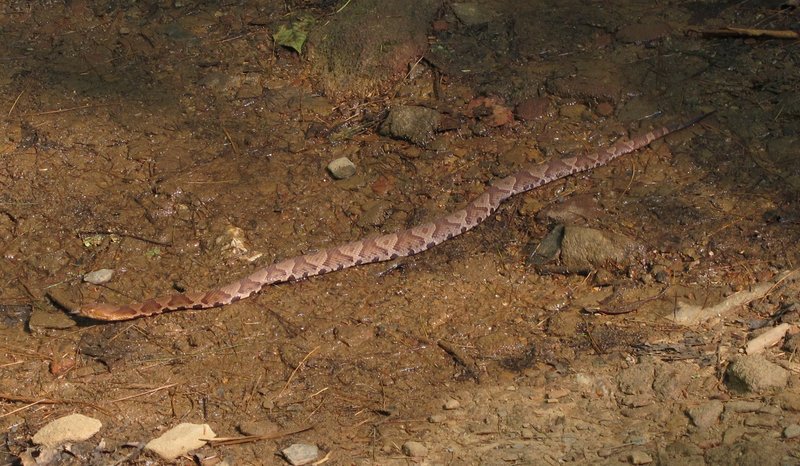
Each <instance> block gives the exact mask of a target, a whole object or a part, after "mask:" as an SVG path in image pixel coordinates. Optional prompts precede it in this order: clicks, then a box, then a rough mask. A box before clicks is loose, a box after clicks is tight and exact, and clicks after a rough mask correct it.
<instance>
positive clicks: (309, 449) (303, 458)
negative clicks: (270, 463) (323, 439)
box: [281, 443, 319, 466]
mask: <svg viewBox="0 0 800 466" xmlns="http://www.w3.org/2000/svg"><path fill="white" fill-rule="evenodd" d="M281 454H283V457H284V458H286V461H288V462H289V463H291V464H293V465H295V466H297V465H301V464H308V463H310V462H312V461H314V460H315V459H317V456H319V448H317V446H316V445H307V444H305V443H295V444H292V445H290V446H288V447H286V448H284V449H283V450H281Z"/></svg>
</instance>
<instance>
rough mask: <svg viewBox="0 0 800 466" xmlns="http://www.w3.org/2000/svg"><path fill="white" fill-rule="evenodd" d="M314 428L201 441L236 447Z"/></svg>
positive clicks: (308, 427)
mask: <svg viewBox="0 0 800 466" xmlns="http://www.w3.org/2000/svg"><path fill="white" fill-rule="evenodd" d="M313 428H314V426H307V427H303V428H301V429H297V430H284V431H282V432H272V433H270V434H264V435H246V436H244V437H217V438H209V439H202V440H205V441H206V442H208V443H210V444H211V446H217V445H238V444H240V443H250V442H257V441H259V440H271V439H276V438H280V437H286V436H289V435H295V434H299V433H301V432H306V431H308V430H311V429H313Z"/></svg>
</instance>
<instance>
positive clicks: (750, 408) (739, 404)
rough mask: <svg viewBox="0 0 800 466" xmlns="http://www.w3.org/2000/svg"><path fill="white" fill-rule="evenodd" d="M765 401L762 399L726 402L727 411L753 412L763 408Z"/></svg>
mask: <svg viewBox="0 0 800 466" xmlns="http://www.w3.org/2000/svg"><path fill="white" fill-rule="evenodd" d="M761 406H763V403H761V402H760V401H748V400H733V401H729V402H727V403H725V412H726V413H727V412H732V413H753V412H756V411H758V410H759V409H761Z"/></svg>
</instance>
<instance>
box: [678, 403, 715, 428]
mask: <svg viewBox="0 0 800 466" xmlns="http://www.w3.org/2000/svg"><path fill="white" fill-rule="evenodd" d="M723 409H724V405H723V404H722V402H721V401H719V400H711V401H708V402H706V403H703V404H701V405H699V406H694V407H692V408H689V409H687V410H686V414H688V415H689V417H690V418H691V419H692V422H693V423H694V425H696V426H697V427H699V428H701V429H705V428H706V427H711V426H713V425H716V423H717V421H718V420H719V416H720V415H721V414H722V410H723Z"/></svg>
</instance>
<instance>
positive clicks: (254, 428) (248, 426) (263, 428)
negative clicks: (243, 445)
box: [239, 421, 280, 435]
mask: <svg viewBox="0 0 800 466" xmlns="http://www.w3.org/2000/svg"><path fill="white" fill-rule="evenodd" d="M278 430H280V429H279V428H278V426H277V425H275V424H273V423H271V422H269V421H262V422H254V421H245V422H242V423H241V424H239V432H241V433H243V434H244V435H269V434H273V433H275V432H277V431H278Z"/></svg>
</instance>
